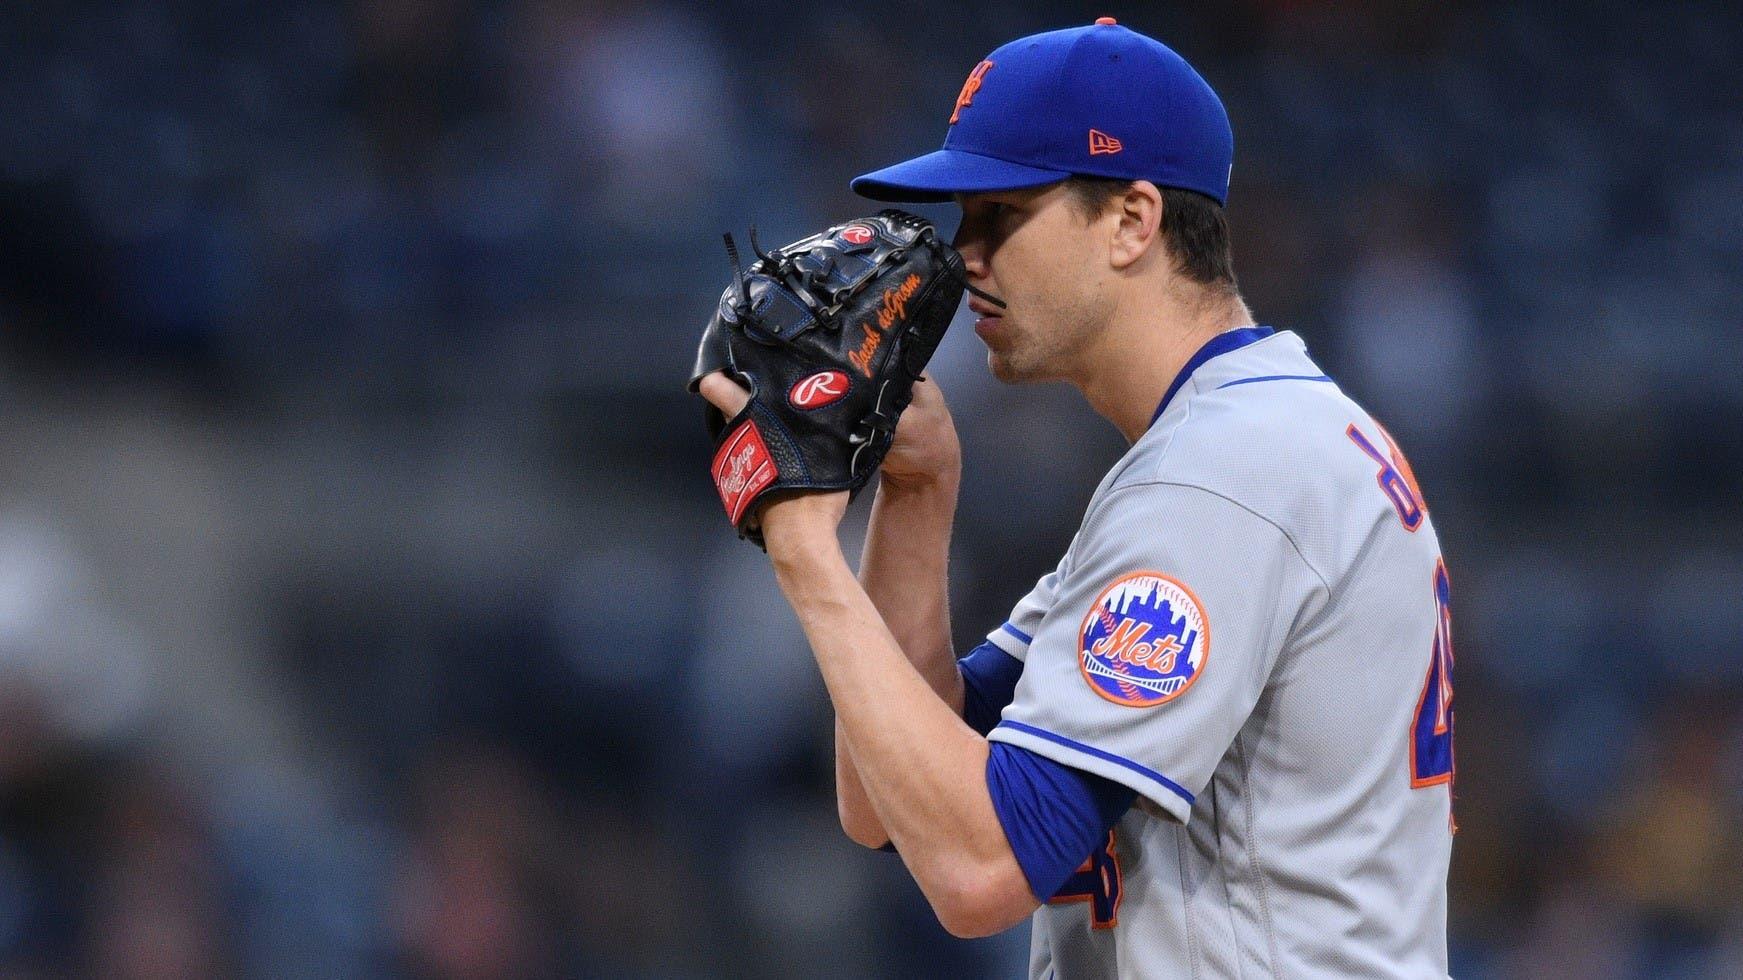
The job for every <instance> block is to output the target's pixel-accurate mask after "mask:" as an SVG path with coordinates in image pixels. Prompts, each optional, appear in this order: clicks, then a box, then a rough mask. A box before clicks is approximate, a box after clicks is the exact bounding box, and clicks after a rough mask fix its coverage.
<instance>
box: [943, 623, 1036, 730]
mask: <svg viewBox="0 0 1743 980" xmlns="http://www.w3.org/2000/svg"><path fill="white" fill-rule="evenodd" d="M956 668H957V670H960V671H961V672H962V720H963V721H966V722H968V727H970V728H972V729H974V730H975V731H977V732H979V733H981V734H982V735H985V734H986V733H987V732H990V731H992V730H993V728H994V727H996V726H997V725H998V723H999V716H1000V715H1001V714H1003V712H1004V710H1005V705H1007V704H1010V703H1011V699H1012V698H1015V697H1016V696H1017V678H1019V677H1022V676H1023V662H1022V661H1021V660H1018V659H1017V658H1016V657H1013V656H1011V655H1010V654H1008V653H1006V652H1005V651H1003V650H1000V649H999V648H998V647H996V646H993V644H992V642H991V641H988V642H985V643H982V644H981V645H980V646H978V647H975V648H974V649H973V650H970V651H969V652H968V656H966V657H963V658H962V659H961V660H958V661H957V662H956Z"/></svg>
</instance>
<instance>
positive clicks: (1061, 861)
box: [701, 18, 1453, 978]
mask: <svg viewBox="0 0 1743 980" xmlns="http://www.w3.org/2000/svg"><path fill="white" fill-rule="evenodd" d="M1232 157H1233V141H1232V136H1231V132H1230V128H1229V123H1228V118H1227V116H1226V114H1225V113H1224V110H1223V107H1222V104H1221V102H1220V101H1219V100H1218V99H1217V97H1216V95H1215V94H1214V93H1213V92H1212V91H1211V89H1210V87H1209V86H1208V85H1207V84H1206V83H1205V82H1204V80H1203V79H1202V78H1200V77H1199V75H1198V74H1197V73H1196V72H1195V71H1194V70H1193V69H1192V68H1191V67H1190V66H1188V65H1187V63H1186V62H1185V61H1183V60H1182V59H1181V58H1180V57H1179V56H1178V55H1176V54H1175V53H1174V52H1173V51H1171V50H1170V49H1168V48H1167V47H1165V46H1163V45H1162V44H1160V43H1159V42H1157V41H1155V40H1152V39H1151V38H1148V37H1145V36H1143V35H1141V34H1137V33H1134V32H1132V31H1130V30H1128V29H1126V28H1124V27H1121V26H1119V25H1118V24H1116V23H1115V22H1114V21H1113V19H1111V18H1102V19H1101V20H1098V21H1097V22H1096V23H1095V24H1094V25H1092V26H1088V27H1083V28H1078V29H1072V30H1063V31H1055V32H1051V33H1045V34H1039V35H1035V36H1032V37H1025V38H1022V39H1019V40H1017V41H1013V42H1011V43H1010V44H1007V45H1005V46H1003V47H1001V48H999V49H998V50H996V51H994V52H993V53H992V54H990V55H989V56H988V57H987V58H986V59H985V60H983V61H982V62H980V63H979V64H978V65H977V66H975V68H974V69H973V71H972V72H971V73H970V75H969V77H968V81H967V82H966V83H965V84H964V85H963V88H962V91H961V94H960V95H959V96H958V98H957V99H956V103H955V105H954V106H953V108H952V112H951V116H950V128H949V132H948V136H947V137H946V139H945V144H944V148H943V149H942V150H939V151H937V152H935V153H930V154H927V155H925V156H921V157H918V158H916V159H913V160H909V161H906V162H904V163H900V164H897V165H895V166H892V167H888V168H886V169H883V170H879V171H876V172H874V173H871V174H867V175H865V176H862V177H860V178H858V179H857V180H855V181H854V182H853V186H854V189H855V190H857V191H858V192H860V193H861V194H864V195H866V196H869V197H872V198H874V199H879V200H895V201H942V200H950V199H954V200H956V201H957V202H958V203H959V204H960V206H961V209H962V223H961V226H960V230H959V231H958V233H957V236H956V241H955V245H956V247H957V248H958V249H959V250H960V252H961V255H962V258H963V260H964V262H965V268H966V270H967V275H968V278H969V282H970V284H972V285H973V286H975V287H977V292H976V294H975V296H974V297H973V298H971V299H970V306H971V308H972V309H973V310H974V311H975V312H976V313H977V314H979V315H980V319H979V320H978V322H977V323H976V326H975V331H976V333H977V334H978V335H979V336H980V337H981V339H982V340H983V341H984V342H985V344H986V347H987V361H988V364H989V366H990V368H991V370H992V372H993V374H994V375H996V376H997V377H998V378H1000V379H1001V380H1004V381H1009V382H1029V381H1043V380H1064V381H1068V382H1070V383H1071V384H1073V385H1075V386H1077V387H1078V388H1079V389H1080V390H1081V391H1082V392H1083V394H1084V397H1086V398H1087V399H1088V400H1089V403H1090V404H1091V406H1093V407H1094V408H1095V410H1096V411H1097V412H1098V413H1100V414H1101V415H1102V416H1104V417H1106V418H1107V419H1108V421H1110V422H1111V423H1113V424H1114V425H1115V426H1116V427H1117V428H1118V429H1119V430H1120V431H1121V432H1122V433H1123V434H1124V435H1125V437H1126V438H1127V440H1128V441H1129V442H1130V443H1131V448H1130V450H1129V451H1128V452H1127V453H1126V454H1125V456H1124V457H1123V458H1122V459H1120V460H1119V462H1118V463H1117V464H1115V466H1114V467H1113V469H1112V470H1110V471H1109V472H1108V474H1107V476H1106V477H1105V478H1104V479H1103V480H1102V482H1101V485H1100V486H1099V487H1098V488H1097V490H1096V492H1095V495H1094V497H1093V498H1092V499H1091V501H1090V503H1089V507H1088V511H1087V512H1086V513H1085V515H1084V519H1083V524H1082V526H1081V529H1080V530H1079V532H1078V534H1077V536H1076V537H1075V539H1074V540H1073V541H1072V543H1071V546H1070V548H1069V549H1068V550H1067V551H1066V553H1065V555H1064V556H1063V557H1062V558H1061V559H1060V561H1059V564H1058V567H1057V568H1055V569H1054V570H1053V571H1051V572H1049V573H1048V574H1047V575H1046V576H1044V577H1043V578H1042V579H1041V580H1040V581H1039V582H1038V583H1037V584H1036V585H1035V587H1034V589H1033V590H1032V591H1031V592H1030V593H1029V594H1028V595H1027V596H1025V597H1024V598H1023V599H1022V600H1021V601H1020V602H1018V603H1017V605H1016V607H1015V609H1014V610H1013V611H1012V613H1011V615H1010V618H1009V620H1008V621H1007V622H1005V623H1004V624H1002V625H1000V626H999V627H998V628H997V629H994V630H993V631H992V632H991V633H990V634H989V635H988V636H987V639H986V642H985V643H983V644H982V645H981V646H980V647H979V648H977V649H976V650H974V651H973V652H971V653H970V654H968V655H967V656H966V657H964V658H962V659H961V660H960V661H958V660H957V659H956V657H955V656H954V654H953V652H952V651H951V647H950V628H949V621H948V612H947V608H948V603H947V599H946V580H947V575H946V555H947V553H948V544H949V537H950V528H951V519H952V513H953V511H954V509H955V503H956V491H957V485H958V475H959V471H960V452H959V449H958V446H957V442H956V436H955V432H954V429H953V426H952V423H951V420H950V416H949V413H948V411H947V410H946V408H945V406H944V402H943V399H942V397H941V396H940V395H939V393H938V391H937V387H936V385H933V384H921V385H918V386H917V387H916V388H915V397H914V402H913V404H912V406H911V407H910V408H909V409H908V412H907V414H906V415H904V416H903V417H902V420H901V422H900V426H899V428H898V429H897V432H896V438H895V444H894V447H893V448H892V449H891V451H890V453H889V456H888V457H887V459H886V460H885V462H884V470H883V477H882V480H881V483H880V485H879V488H878V491H877V495H876V498H875V500H874V503H873V510H872V516H871V526H870V531H869V536H868V540H867V543H866V546H865V552H864V555H863V558H862V562H861V566H860V571H859V575H858V577H857V578H856V577H855V574H854V573H853V571H852V570H850V568H849V566H848V563H847V561H846V560H845V558H844V557H843V555H842V551H841V547H840V545H839V543H838V541H837V527H838V524H839V521H840V519H841V516H842V513H843V511H844V509H845V507H846V502H847V495H846V494H845V493H813V494H806V495H800V496H792V497H788V498H786V499H780V500H777V501H775V502H773V503H770V504H768V505H767V506H765V507H763V509H762V511H761V515H760V519H761V528H762V532H763V534H764V536H765V538H766V544H767V548H768V552H769V556H770V558H771V560H772V562H773V565H774V569H775V572H776V576H777V579H778V581H779V583H780V586H781V588H782V590H783V591H784V593H785V595H786V596H787V598H788V600H789V602H790V603H791V604H792V606H793V609H794V610H795V612H796V613H797V614H798V617H799V620H800V622H801V624H802V625H803V627H804V630H805V633H806V636H807V638H808V639H809V641H810V643H811V646H812V649H813V651H814V654H815V656H816V659H817V662H818V665H819V666H820V668H821V670H822V674H823V677H824V680H825V681H826V683H827V686H828V689H829V694H830V697H831V699H832V701H833V703H834V706H835V710H836V718H837V781H838V798H839V806H840V814H841V819H842V823H843V825H844V827H845V828H846V830H847V832H848V834H849V835H850V836H851V837H852V838H853V839H854V840H856V841H859V842H861V843H863V844H866V845H868V846H873V847H880V846H891V847H893V849H894V850H895V851H897V852H898V853H899V854H900V855H901V858H902V860H903V861H904V862H905V863H906V864H907V866H908V868H909V870H910V871H911V872H912V874H913V876H914V878H915V880H916V881H917V882H918V884H919V886H920V888H921V890H922V891H923V892H924V893H925V895H926V897H927V899H928V900H929V901H930V902H931V903H932V906H933V908H934V910H935V911H936V912H937V914H938V917H939V919H940V920H941V921H942V922H943V924H944V925H945V927H946V928H948V929H949V930H950V931H951V932H952V933H955V934H957V935H961V936H979V935H986V934H989V933H993V932H997V931H1000V930H1003V929H1005V928H1008V927H1010V926H1011V925H1013V924H1015V923H1017V922H1019V921H1020V920H1022V919H1023V918H1024V917H1025V916H1032V919H1033V952H1032V961H1031V967H1030V974H1031V976H1034V977H1060V978H1072V977H1115V976H1118V977H1219V978H1220V977H1247V978H1251V977H1328V978H1330V977H1337V978H1348V977H1410V978H1420V977H1445V976H1446V974H1447V953H1446V936H1445V932H1446V875H1447V864H1448V859H1449V856H1450V852H1451V835H1452V832H1453V827H1452V813H1451V789H1452V779H1453V755H1452V732H1453V710H1452V709H1453V703H1452V702H1453V688H1452V674H1451V670H1452V659H1453V655H1452V642H1451V636H1450V620H1449V615H1448V583H1447V574H1446V569H1445V566H1444V564H1443V563H1442V561H1441V558H1440V549H1439V545H1438V543H1437V541H1436V537H1435V531H1434V527H1433V525H1432V522H1431V521H1430V519H1429V516H1428V513H1427V509H1426V505H1425V504H1424V502H1423V498H1422V494H1421V491H1420V490H1419V488H1418V486H1417V483H1416V480H1415V478H1414V476H1413V475H1412V474H1411V471H1410V467H1409V466H1408V464H1407V463H1406V462H1405V460H1404V457H1403V456H1402V455H1401V454H1400V453H1399V451H1398V449H1397V447H1396V446H1395V445H1393V443H1392V440H1391V439H1390V437H1389V436H1388V435H1387V434H1386V432H1385V430H1384V429H1382V428H1381V427H1380V425H1379V424H1378V423H1377V422H1375V421H1374V420H1373V419H1372V418H1371V417H1370V416H1369V415H1368V414H1367V413H1366V412H1364V411H1363V410H1362V409H1361V408H1360V407H1359V406H1358V405H1357V404H1356V403H1355V402H1353V401H1351V400H1350V399H1349V398H1348V397H1347V396H1346V395H1345V394H1344V393H1343V391H1342V390H1340V389H1339V387H1338V385H1337V384H1336V383H1335V382H1334V381H1333V380H1332V379H1330V378H1328V377H1327V376H1326V375H1325V373H1324V372H1323V371H1322V370H1321V369H1320V368H1319V366H1318V365H1316V364H1315V363H1314V361H1313V360H1312V359H1311V358H1310V357H1309V356H1308V353H1307V350H1306V348H1305V346H1304V345H1303V343H1302V341H1301V340H1300V338H1298V337H1297V336H1295V335H1294V334H1292V333H1289V332H1286V331H1273V330H1271V329H1268V328H1265V327H1261V326H1256V325H1255V324H1254V323H1253V320H1252V317H1251V315H1250V313H1249V312H1248V310H1247V308H1246V306H1245V304H1244V303H1243V302H1242V300H1241V298H1240V296H1239V294H1238V292H1237V291H1236V288H1235V279H1234V275H1233V272H1232V269H1231V267H1230V264H1229V251H1228V234H1227V226H1226V224H1225V223H1224V220H1223V216H1222V206H1223V204H1224V202H1225V201H1226V198H1227V193H1228V178H1229V171H1230V165H1231V161H1232ZM983 295H988V296H994V297H996V298H997V299H999V300H1002V301H1003V303H1004V306H1003V308H1000V307H999V306H998V305H997V304H996V303H993V302H988V301H987V300H985V299H983V298H981V297H982V296H983ZM701 390H702V392H703V394H704V395H705V396H706V397H707V398H708V399H709V400H710V401H711V402H713V403H714V404H715V405H716V406H718V407H720V408H721V409H722V410H723V411H724V412H726V414H727V415H728V416H730V415H733V414H735V413H736V411H737V409H738V407H739V406H741V405H742V404H743V403H744V399H745V394H744V392H743V391H742V389H739V388H737V387H736V386H735V385H733V384H732V382H730V381H729V380H727V379H726V378H725V377H724V376H723V375H710V376H709V377H707V378H706V379H704V381H703V383H702V389H701Z"/></svg>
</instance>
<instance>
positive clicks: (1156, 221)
mask: <svg viewBox="0 0 1743 980" xmlns="http://www.w3.org/2000/svg"><path fill="white" fill-rule="evenodd" d="M1112 208H1113V211H1114V214H1115V216H1116V217H1117V218H1118V219H1119V222H1118V224H1116V225H1115V226H1114V237H1113V242H1112V243H1111V248H1110V250H1109V254H1108V260H1109V262H1111V263H1112V264H1113V267H1114V268H1116V269H1125V268H1127V267H1129V266H1131V265H1132V264H1133V263H1135V262H1137V261H1138V260H1139V259H1141V258H1143V257H1144V256H1145V255H1147V254H1149V252H1150V250H1151V249H1155V248H1160V247H1161V245H1162V243H1161V237H1162V236H1161V231H1162V221H1163V219H1164V217H1165V215H1163V213H1162V192H1161V191H1160V190H1157V188H1156V185H1155V184H1152V183H1150V182H1149V181H1147V180H1134V181H1132V184H1131V186H1130V187H1128V188H1127V189H1126V192H1125V193H1124V194H1121V195H1120V196H1119V197H1116V198H1114V200H1113V203H1112Z"/></svg>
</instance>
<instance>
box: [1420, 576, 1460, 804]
mask: <svg viewBox="0 0 1743 980" xmlns="http://www.w3.org/2000/svg"><path fill="white" fill-rule="evenodd" d="M1451 602H1452V584H1451V583H1450V582H1449V581H1448V580H1447V576H1446V562H1444V561H1442V560H1440V559H1438V558H1437V559H1435V562H1434V610H1435V612H1434V647H1433V650H1432V651H1431V652H1430V654H1429V658H1428V676H1427V677H1426V678H1424V679H1423V682H1422V695H1421V696H1420V697H1419V698H1418V699H1417V702H1416V717H1415V719H1414V720H1413V721H1412V722H1411V725H1410V785H1411V786H1412V787H1415V788H1417V789H1421V788H1422V787H1424V786H1439V785H1440V784H1441V783H1448V784H1450V783H1451V782H1452V781H1453V683H1452V669H1453V648H1452V610H1451Z"/></svg>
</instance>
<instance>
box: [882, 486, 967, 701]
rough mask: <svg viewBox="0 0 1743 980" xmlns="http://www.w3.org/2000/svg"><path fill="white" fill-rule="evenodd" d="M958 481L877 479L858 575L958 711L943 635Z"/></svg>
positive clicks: (956, 678)
mask: <svg viewBox="0 0 1743 980" xmlns="http://www.w3.org/2000/svg"><path fill="white" fill-rule="evenodd" d="M958 482H959V481H958V476H957V474H956V473H955V472H950V473H948V474H945V475H943V476H940V477H939V478H938V479H936V480H934V481H929V482H927V483H925V484H920V485H901V484H896V483H894V482H893V481H891V480H888V479H885V480H883V481H882V482H880V484H879V485H878V491H877V497H876V498H875V499H874V500H873V502H872V512H871V522H870V524H869V526H868V528H867V531H866V540H865V549H864V550H863V551H862V552H861V554H860V562H859V581H860V585H861V586H862V587H864V589H865V594H866V596H867V597H868V598H869V599H871V603H872V606H873V607H875V608H876V609H877V611H878V614H879V615H880V616H882V617H883V621H884V623H885V625H886V626H888V628H889V631H890V633H891V635H892V636H894V637H895V640H896V645H897V646H899V647H901V648H902V652H903V653H905V654H906V655H907V657H908V660H909V662H911V663H913V665H914V667H915V669H916V670H918V671H919V672H920V676H921V677H923V678H925V679H926V683H928V684H929V685H931V687H932V690H934V691H936V692H937V693H938V696H939V697H941V698H943V699H944V701H945V703H947V704H949V705H950V706H951V707H952V708H954V709H955V710H956V711H957V713H958V714H960V713H961V711H962V677H961V675H960V674H958V673H957V671H956V652H955V649H954V646H953V645H952V640H951V635H950V530H951V525H952V523H953V522H954V520H955V517H956V492H957V485H958Z"/></svg>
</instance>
